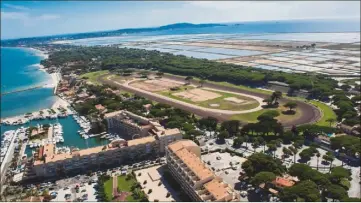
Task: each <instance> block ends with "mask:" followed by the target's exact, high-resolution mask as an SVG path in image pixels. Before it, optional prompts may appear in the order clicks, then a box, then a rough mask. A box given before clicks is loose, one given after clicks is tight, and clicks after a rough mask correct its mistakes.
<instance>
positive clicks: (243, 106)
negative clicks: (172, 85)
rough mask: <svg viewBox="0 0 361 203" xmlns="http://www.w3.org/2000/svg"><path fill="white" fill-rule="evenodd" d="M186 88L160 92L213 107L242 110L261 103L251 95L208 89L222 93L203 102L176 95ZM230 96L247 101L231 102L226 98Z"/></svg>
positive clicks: (173, 97)
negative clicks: (215, 105)
mask: <svg viewBox="0 0 361 203" xmlns="http://www.w3.org/2000/svg"><path fill="white" fill-rule="evenodd" d="M186 88H187V90H190V89H194V88H188V87H186ZM184 90H186V89H185V87H183V88H182V89H181V90H177V91H163V92H158V94H161V95H163V96H167V97H170V98H172V99H176V100H180V101H184V102H187V103H190V104H195V105H198V106H202V107H206V108H211V109H222V110H234V111H240V110H247V109H253V108H256V107H257V106H258V105H259V103H258V102H257V101H256V100H255V99H252V98H250V97H245V96H240V95H236V94H231V93H227V92H220V91H213V90H206V91H210V92H215V93H217V94H220V95H221V96H220V97H217V98H215V99H210V100H206V101H202V102H194V101H192V100H190V99H186V98H182V97H179V96H176V95H174V93H177V92H182V91H184ZM228 97H235V98H237V99H241V100H245V101H246V102H247V103H244V104H242V103H240V104H237V103H234V102H231V101H226V100H224V99H225V98H228ZM211 104H218V105H219V106H217V107H214V106H213V107H212V106H210V105H211Z"/></svg>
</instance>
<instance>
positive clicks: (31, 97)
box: [1, 48, 108, 155]
mask: <svg viewBox="0 0 361 203" xmlns="http://www.w3.org/2000/svg"><path fill="white" fill-rule="evenodd" d="M42 59H43V56H41V55H39V53H38V52H36V51H33V50H31V49H23V48H1V92H9V91H14V90H19V89H23V88H26V87H31V86H35V85H42V84H48V83H49V81H50V80H51V77H50V75H49V74H47V73H46V72H44V71H41V70H39V67H38V65H39V63H40V61H41V60H42ZM55 101H56V96H54V94H53V88H40V89H35V90H30V91H24V92H19V93H14V94H8V95H4V96H2V97H1V117H2V118H3V117H9V116H15V115H20V114H24V113H27V112H33V111H36V110H40V109H44V108H50V107H51V106H52V105H53V104H54V102H55ZM57 122H59V123H60V124H61V125H62V126H63V132H64V134H63V136H64V143H58V144H57V146H69V147H77V148H80V149H85V148H89V147H94V146H99V145H104V144H107V143H108V141H107V140H100V139H99V138H89V139H87V140H84V139H83V138H82V137H81V136H80V135H79V134H78V133H77V131H78V130H80V126H79V125H78V124H77V123H76V121H75V120H74V119H73V118H72V117H67V118H61V119H57V120H54V119H53V120H50V119H46V120H38V121H31V122H30V123H27V124H25V125H23V126H25V127H28V126H36V125H37V124H46V123H57ZM17 128H19V126H1V135H2V134H3V133H4V132H5V131H8V130H15V129H17ZM31 151H32V150H31V149H30V148H29V147H27V149H26V154H28V155H31Z"/></svg>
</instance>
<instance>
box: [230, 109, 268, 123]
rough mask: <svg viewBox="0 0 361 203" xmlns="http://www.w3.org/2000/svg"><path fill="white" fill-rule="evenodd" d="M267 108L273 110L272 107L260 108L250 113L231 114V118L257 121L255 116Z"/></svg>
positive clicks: (249, 121) (250, 121)
mask: <svg viewBox="0 0 361 203" xmlns="http://www.w3.org/2000/svg"><path fill="white" fill-rule="evenodd" d="M269 110H274V109H262V110H259V111H254V112H251V113H244V114H237V115H233V116H232V117H231V119H232V120H240V121H244V122H248V123H255V122H257V117H258V116H260V115H261V114H263V113H264V112H266V111H269Z"/></svg>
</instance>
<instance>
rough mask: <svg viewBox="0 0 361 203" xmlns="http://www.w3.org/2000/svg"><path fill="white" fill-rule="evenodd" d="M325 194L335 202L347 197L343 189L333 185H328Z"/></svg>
mask: <svg viewBox="0 0 361 203" xmlns="http://www.w3.org/2000/svg"><path fill="white" fill-rule="evenodd" d="M326 192H327V196H328V197H330V198H332V199H333V201H335V199H337V200H342V199H344V198H346V197H347V191H346V190H345V188H343V187H341V186H339V185H335V184H332V185H330V186H329V187H328V188H327V191H326Z"/></svg>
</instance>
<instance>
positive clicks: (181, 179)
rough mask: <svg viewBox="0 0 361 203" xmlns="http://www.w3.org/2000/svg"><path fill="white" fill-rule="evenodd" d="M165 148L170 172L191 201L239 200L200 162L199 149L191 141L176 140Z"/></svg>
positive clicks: (229, 187)
mask: <svg viewBox="0 0 361 203" xmlns="http://www.w3.org/2000/svg"><path fill="white" fill-rule="evenodd" d="M165 150H166V157H167V165H168V168H169V170H170V172H171V173H172V175H173V177H174V178H175V179H176V180H177V182H178V183H179V184H180V185H181V187H182V189H183V190H184V191H185V192H186V193H187V194H188V195H189V196H190V197H191V198H192V199H193V201H197V202H200V201H202V202H214V201H221V202H226V201H227V202H229V201H239V199H240V198H239V194H238V193H237V192H235V191H234V190H233V189H232V187H231V186H230V185H228V184H226V183H224V182H223V181H222V178H221V177H218V176H216V175H215V174H214V173H213V171H211V170H210V169H209V168H208V167H207V166H206V165H205V164H204V163H203V162H202V160H201V158H200V157H201V150H200V148H199V146H198V145H197V144H195V143H194V142H193V141H191V140H178V141H175V142H173V143H171V144H169V145H168V146H167V147H166V149H165Z"/></svg>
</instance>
